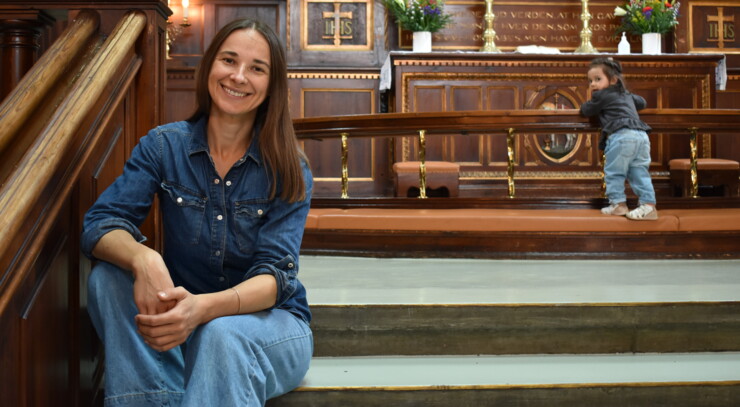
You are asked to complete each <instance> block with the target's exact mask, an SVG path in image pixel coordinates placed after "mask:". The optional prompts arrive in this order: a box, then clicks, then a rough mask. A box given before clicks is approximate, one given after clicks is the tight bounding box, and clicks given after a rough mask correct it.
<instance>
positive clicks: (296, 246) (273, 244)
mask: <svg viewBox="0 0 740 407" xmlns="http://www.w3.org/2000/svg"><path fill="white" fill-rule="evenodd" d="M303 177H304V180H305V184H306V198H305V199H304V200H302V201H299V202H295V203H287V202H285V201H283V200H281V199H279V198H275V199H274V200H273V203H272V207H271V208H270V210H269V213H268V214H267V219H266V221H265V223H264V224H263V225H262V226H261V227H260V230H259V237H258V245H257V248H256V253H255V261H254V265H253V266H252V267H250V269H249V270H247V272H246V273H245V274H244V277H243V280H248V279H250V278H252V277H254V276H257V275H261V274H270V275H273V276H274V277H275V281H276V282H277V290H278V292H277V298H276V302H275V305H274V306H273V308H278V307H280V306H281V305H283V304H284V303H285V302H286V301H288V300H289V299H290V298H291V297H292V296H293V294H294V293H295V291H296V289H297V281H296V276H297V275H298V255H299V252H300V248H301V241H302V240H303V231H304V228H305V225H306V217H307V216H308V210H309V208H310V204H311V193H312V191H313V178H312V176H311V172H310V170H309V169H308V166H307V165H306V164H305V163H304V164H303Z"/></svg>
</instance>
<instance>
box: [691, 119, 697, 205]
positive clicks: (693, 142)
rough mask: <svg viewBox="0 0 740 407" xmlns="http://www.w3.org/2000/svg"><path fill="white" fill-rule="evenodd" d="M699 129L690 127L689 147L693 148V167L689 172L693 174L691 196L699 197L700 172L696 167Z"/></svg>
mask: <svg viewBox="0 0 740 407" xmlns="http://www.w3.org/2000/svg"><path fill="white" fill-rule="evenodd" d="M698 130H699V129H698V128H696V127H689V131H690V132H691V136H690V138H689V147H690V149H691V168H690V170H689V174H690V175H691V197H692V198H698V197H699V174H698V172H697V169H696V157H697V150H698V149H697V140H696V133H697V131H698Z"/></svg>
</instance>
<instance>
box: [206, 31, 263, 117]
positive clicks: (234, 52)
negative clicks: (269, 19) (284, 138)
mask: <svg viewBox="0 0 740 407" xmlns="http://www.w3.org/2000/svg"><path fill="white" fill-rule="evenodd" d="M269 86H270V45H269V44H268V43H267V40H265V38H264V37H263V36H262V34H260V33H259V32H257V31H255V30H252V29H242V30H236V31H234V32H233V33H231V34H230V35H229V36H228V37H226V40H225V41H224V42H223V44H221V47H220V48H219V49H218V53H217V54H216V58H215V59H214V60H213V65H211V72H210V73H209V74H208V92H209V94H210V95H211V101H212V103H211V112H210V114H211V116H213V115H218V114H221V115H228V116H242V115H248V114H254V113H255V112H256V109H257V107H259V105H261V104H262V102H263V101H264V100H265V98H266V97H267V89H268V88H269Z"/></svg>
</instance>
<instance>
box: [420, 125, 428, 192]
mask: <svg viewBox="0 0 740 407" xmlns="http://www.w3.org/2000/svg"><path fill="white" fill-rule="evenodd" d="M426 133H427V131H426V130H419V199H426V198H427V168H426V164H424V161H425V160H426V154H427V142H426Z"/></svg>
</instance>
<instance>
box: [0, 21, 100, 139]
mask: <svg viewBox="0 0 740 407" xmlns="http://www.w3.org/2000/svg"><path fill="white" fill-rule="evenodd" d="M99 20H100V17H99V16H98V14H97V13H96V12H94V11H91V10H83V11H81V12H80V13H79V15H78V16H77V18H76V19H75V20H74V22H72V24H70V26H69V27H67V29H66V30H65V31H64V33H62V35H61V36H60V37H59V39H57V40H56V41H55V42H54V44H53V45H52V46H51V48H49V50H48V51H47V52H45V53H44V54H43V56H42V57H41V58H40V59H39V61H38V62H37V63H36V64H35V65H34V66H33V68H31V70H30V71H28V73H27V74H26V75H25V76H24V77H23V79H21V81H20V83H19V84H18V86H17V87H16V88H15V89H14V90H13V91H12V92H11V93H10V94H9V95H8V97H7V98H5V100H4V101H3V103H2V104H1V105H0V153H2V151H3V150H4V149H5V147H6V146H7V145H8V144H10V141H11V140H12V138H13V136H14V135H15V134H16V133H17V132H18V130H19V129H20V128H21V126H22V125H23V123H25V122H26V121H27V120H28V119H29V118H30V117H31V115H32V114H33V112H34V110H35V109H36V107H37V106H38V105H39V103H40V102H41V101H42V100H43V98H44V97H45V96H46V95H48V94H49V92H50V90H51V89H52V87H53V86H54V85H55V84H56V82H57V79H59V77H60V76H61V75H62V73H63V72H64V70H65V69H66V67H67V65H68V64H69V63H70V61H72V60H73V59H74V58H75V57H76V56H77V55H79V54H80V53H81V52H82V51H83V50H84V48H85V46H86V44H87V39H88V38H90V37H91V36H92V35H93V34H94V33H95V32H96V30H97V28H98V24H99Z"/></svg>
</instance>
